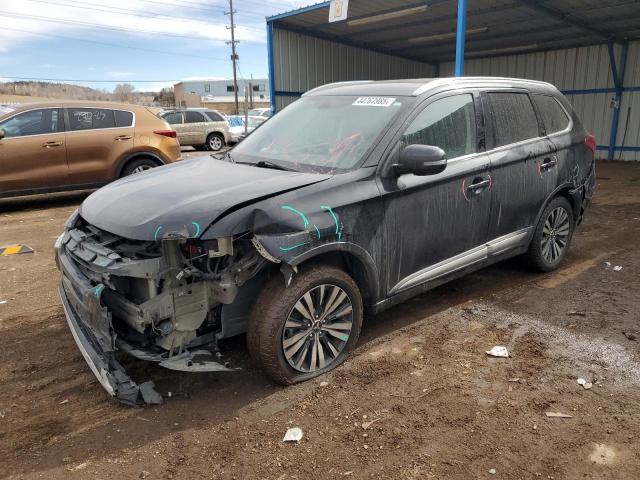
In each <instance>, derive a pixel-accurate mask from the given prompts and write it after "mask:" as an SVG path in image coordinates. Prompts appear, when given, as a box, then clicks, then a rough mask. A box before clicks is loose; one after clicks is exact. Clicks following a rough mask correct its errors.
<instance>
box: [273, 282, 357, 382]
mask: <svg viewBox="0 0 640 480" xmlns="http://www.w3.org/2000/svg"><path fill="white" fill-rule="evenodd" d="M352 329H353V305H352V303H351V299H350V298H349V296H348V295H347V293H346V292H345V291H344V290H343V289H342V288H340V287H338V286H337V285H331V284H323V285H318V286H317V287H313V288H312V289H311V290H309V291H307V292H306V293H305V294H304V295H302V296H301V297H300V298H299V299H298V301H297V302H296V303H295V305H294V306H293V308H292V309H291V312H290V313H289V316H288V317H287V321H286V323H285V326H284V329H283V330H282V351H283V352H284V356H285V358H286V360H287V363H288V364H289V365H290V366H291V367H292V368H293V369H295V370H297V371H299V372H315V371H317V370H320V369H323V368H326V367H328V366H329V365H331V364H332V363H333V362H335V361H336V359H337V358H338V356H339V355H340V353H341V352H342V351H343V350H344V348H345V346H346V345H347V342H348V341H349V338H350V335H351V330H352Z"/></svg>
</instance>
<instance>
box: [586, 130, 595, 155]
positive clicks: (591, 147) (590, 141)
mask: <svg viewBox="0 0 640 480" xmlns="http://www.w3.org/2000/svg"><path fill="white" fill-rule="evenodd" d="M584 144H585V145H586V146H587V148H588V149H589V150H591V153H593V154H594V155H595V154H596V137H594V136H593V135H587V138H585V139H584Z"/></svg>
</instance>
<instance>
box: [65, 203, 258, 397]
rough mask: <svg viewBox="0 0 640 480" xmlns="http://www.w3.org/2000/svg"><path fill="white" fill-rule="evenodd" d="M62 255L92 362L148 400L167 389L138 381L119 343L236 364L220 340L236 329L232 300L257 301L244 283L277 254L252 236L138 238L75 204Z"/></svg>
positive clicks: (80, 339)
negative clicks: (89, 216)
mask: <svg viewBox="0 0 640 480" xmlns="http://www.w3.org/2000/svg"><path fill="white" fill-rule="evenodd" d="M56 263H57V265H58V268H59V269H60V271H61V272H62V279H61V282H60V288H59V291H60V296H61V299H62V304H63V306H64V310H65V314H66V317H67V322H68V324H69V328H70V330H71V332H72V334H73V337H74V339H75V341H76V343H77V345H78V348H79V349H80V351H81V352H82V355H83V356H84V358H85V360H86V361H87V363H88V364H89V367H90V368H91V370H92V371H93V373H94V374H95V376H96V378H97V379H98V380H99V381H100V383H101V384H102V386H103V387H104V388H105V390H107V392H108V393H109V394H110V395H112V396H113V397H114V398H116V399H117V400H119V401H121V402H123V403H126V404H131V405H144V404H155V403H161V402H162V397H161V396H160V395H159V394H158V393H157V392H156V391H155V390H154V385H153V383H152V382H145V383H141V384H137V383H136V382H135V381H133V380H132V379H131V378H130V377H129V376H128V375H127V373H126V372H125V370H124V368H123V367H122V365H121V364H120V363H119V362H118V360H117V359H116V352H117V351H124V352H126V353H128V354H130V355H132V356H134V357H136V358H139V359H142V360H147V361H152V362H156V363H158V364H159V365H160V366H163V367H165V368H169V369H173V370H182V371H228V370H232V368H231V367H230V366H229V364H228V363H226V362H224V360H223V359H222V356H221V354H220V352H219V351H218V349H217V340H218V339H219V338H222V337H223V336H225V335H226V334H228V333H229V332H223V324H224V322H223V320H224V317H225V312H224V310H223V307H224V306H225V305H230V304H232V303H233V302H234V301H236V300H238V301H239V302H240V303H242V302H246V301H247V299H246V298H244V297H243V295H240V296H239V295H238V292H239V289H240V287H242V286H243V285H244V284H245V283H247V282H249V283H251V282H250V280H251V279H252V278H253V277H255V276H256V275H257V274H258V273H259V272H260V271H261V270H262V269H263V267H264V265H265V264H266V263H268V260H266V259H265V258H264V257H263V256H262V255H260V254H259V253H258V251H257V250H256V249H255V247H254V246H253V244H252V242H251V240H250V239H242V238H232V237H229V238H220V239H215V240H207V241H198V240H195V239H189V238H185V237H182V236H179V235H177V236H171V235H169V236H167V237H165V238H162V239H159V240H157V241H139V240H128V239H125V238H122V237H120V236H117V235H113V234H111V233H109V232H105V231H103V230H100V229H98V228H97V227H95V226H92V225H90V224H88V223H87V222H85V221H84V220H83V219H82V218H81V217H80V216H79V215H77V214H74V215H73V216H72V217H71V218H70V219H69V221H68V223H67V225H66V227H65V232H64V234H63V235H61V236H60V237H59V238H58V240H57V241H56ZM249 290H250V289H249ZM245 297H246V295H245ZM237 303H238V302H236V304H237ZM237 310H238V309H237V305H236V311H235V313H237ZM232 313H233V312H232ZM226 316H227V317H230V316H231V317H232V316H233V315H231V314H229V313H228V312H227V313H226ZM229 323H232V321H231V320H229V319H228V318H227V324H229ZM228 329H229V327H227V330H228ZM227 336H228V335H227Z"/></svg>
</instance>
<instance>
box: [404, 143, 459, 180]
mask: <svg viewBox="0 0 640 480" xmlns="http://www.w3.org/2000/svg"><path fill="white" fill-rule="evenodd" d="M446 167H447V159H446V154H445V152H444V150H442V149H441V148H440V147H434V146H433V145H419V144H413V145H407V146H406V147H405V148H404V149H402V151H401V152H400V156H399V158H398V163H397V164H395V165H394V170H395V172H396V173H397V174H398V175H403V174H405V173H412V174H414V175H419V176H423V175H435V174H436V173H440V172H442V171H443V170H444V169H445V168H446Z"/></svg>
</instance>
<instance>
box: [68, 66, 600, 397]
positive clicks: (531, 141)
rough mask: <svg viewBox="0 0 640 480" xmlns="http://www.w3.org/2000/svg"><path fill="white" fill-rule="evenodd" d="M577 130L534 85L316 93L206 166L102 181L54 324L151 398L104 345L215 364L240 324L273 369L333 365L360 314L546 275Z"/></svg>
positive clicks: (564, 243)
mask: <svg viewBox="0 0 640 480" xmlns="http://www.w3.org/2000/svg"><path fill="white" fill-rule="evenodd" d="M594 153H595V141H594V138H593V137H592V136H590V135H588V134H587V133H586V132H585V130H584V128H583V127H582V125H581V124H580V121H579V119H578V118H577V117H576V115H575V113H574V112H573V110H572V108H571V106H570V104H569V102H568V101H567V100H566V99H565V98H564V97H563V96H562V95H561V94H560V93H559V92H558V90H557V89H556V88H554V87H553V86H551V85H549V84H546V83H541V82H534V81H525V80H515V79H503V78H457V79H446V78H445V79H434V80H401V81H384V82H352V83H339V84H332V85H326V86H323V87H320V88H317V89H315V90H312V91H310V92H308V93H307V94H305V95H304V96H303V97H302V98H301V99H300V100H298V101H296V102H295V103H293V104H292V105H290V106H288V107H287V108H285V109H284V110H283V111H282V112H281V113H279V114H277V115H276V116H275V117H274V118H272V119H271V120H269V122H266V123H265V124H264V125H262V126H261V127H260V128H258V129H256V130H255V132H253V133H252V134H251V135H250V136H249V137H248V138H247V139H246V140H245V141H243V142H242V143H241V144H239V145H238V146H237V147H236V148H234V149H233V150H232V151H231V152H230V153H229V154H227V155H226V156H225V157H220V158H219V159H212V158H209V157H203V158H200V159H195V160H190V161H185V162H181V163H179V164H176V165H169V166H166V167H161V168H157V169H154V170H152V171H150V172H145V173H142V174H138V175H133V176H131V177H127V178H124V179H122V180H119V181H117V182H115V183H112V184H111V185H108V186H106V187H104V188H102V189H101V190H98V191H97V192H95V193H94V194H93V195H91V196H90V197H88V198H87V199H86V200H85V201H84V203H83V204H82V206H81V207H80V209H79V211H78V212H77V213H76V214H74V215H73V216H72V217H71V218H70V219H69V221H68V223H67V225H66V228H65V232H64V234H63V235H61V236H60V238H59V239H58V241H57V242H56V257H57V263H58V266H59V268H60V270H61V271H62V281H61V284H60V295H61V298H62V302H63V305H64V309H65V312H66V316H67V320H68V323H69V327H70V328H71V332H72V333H73V336H74V338H75V340H76V342H77V344H78V346H79V348H80V350H81V351H82V353H83V355H84V357H85V359H86V360H87V362H88V363H89V366H90V367H91V369H92V370H93V372H94V373H95V375H96V376H97V377H98V379H99V380H100V382H101V383H102V385H103V386H104V387H105V388H106V389H107V391H108V392H109V393H110V394H111V395H113V396H114V397H116V398H117V399H119V400H121V401H123V402H125V403H130V404H143V403H157V402H160V401H161V397H160V396H159V395H158V394H157V393H156V392H155V390H154V389H153V384H152V383H151V382H144V383H141V384H138V383H136V382H134V380H132V379H131V378H130V377H129V376H128V375H127V374H126V372H125V371H124V369H123V368H122V366H121V365H120V363H118V360H117V359H116V356H115V353H116V352H117V351H122V352H126V353H128V354H130V355H132V356H134V357H137V358H140V359H143V360H147V361H152V362H158V363H159V364H160V365H162V366H164V367H167V368H171V369H176V370H184V371H221V370H230V369H232V367H231V366H229V365H228V364H226V363H225V361H224V359H223V358H222V355H221V353H220V351H219V350H218V341H219V340H221V339H224V338H227V337H231V336H234V335H238V334H241V333H245V332H246V334H247V343H248V347H249V351H250V353H251V354H252V356H253V357H254V358H255V360H256V361H257V362H258V363H259V364H260V365H261V366H262V367H263V368H264V370H265V371H266V372H267V373H268V374H269V375H270V376H271V377H272V378H273V379H275V380H277V381H278V382H281V383H284V384H290V383H294V382H299V381H303V380H306V379H309V378H313V377H315V376H317V375H320V374H322V373H323V372H326V371H327V370H330V369H332V368H334V367H336V366H337V365H339V364H340V363H341V362H342V361H343V360H344V359H345V357H346V356H347V354H348V353H349V351H351V350H352V349H353V347H354V345H355V344H356V342H357V340H358V335H359V333H360V328H361V325H362V319H363V312H364V311H365V310H367V311H370V312H372V313H376V312H379V311H381V310H383V309H385V308H388V307H390V306H392V305H394V304H396V303H398V302H401V301H403V300H405V299H407V298H409V297H411V296H414V295H416V294H419V293H421V292H424V291H425V290H427V289H430V288H433V287H434V286H436V285H439V284H442V283H444V282H447V281H449V280H451V279H453V278H456V277H459V276H461V275H465V274H466V273H468V272H471V271H473V270H477V269H479V268H482V267H484V266H486V265H489V264H492V263H495V262H498V261H500V260H503V259H505V258H508V257H513V256H515V255H523V254H524V255H526V256H527V257H528V259H529V260H530V262H531V264H532V265H533V266H534V267H535V268H537V269H538V270H541V271H545V272H548V271H550V270H553V269H555V268H557V267H558V265H559V264H560V263H561V262H562V260H563V259H564V257H565V256H566V254H567V250H568V248H569V244H570V242H571V236H572V234H573V231H574V228H575V226H576V225H578V224H579V223H580V221H581V220H582V216H583V214H584V212H585V209H586V208H587V207H588V206H589V205H590V203H591V195H592V190H593V187H594V182H595V177H594Z"/></svg>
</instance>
